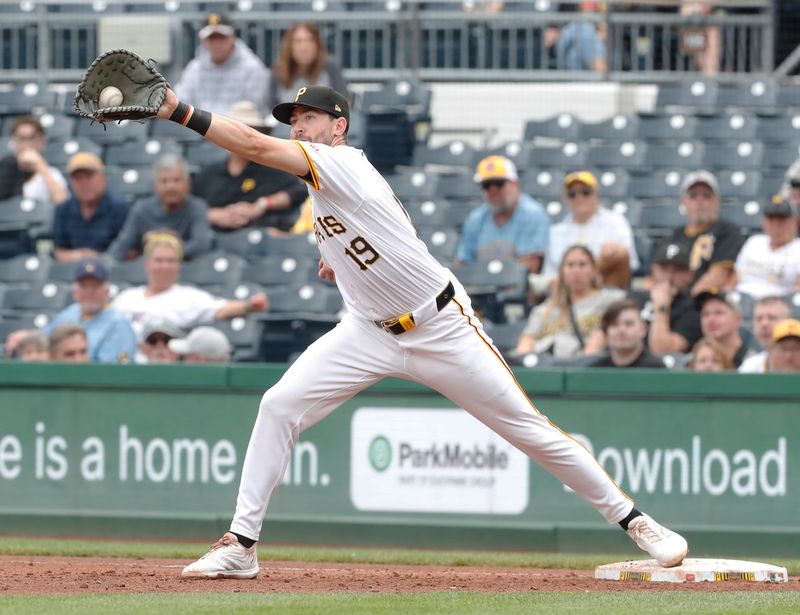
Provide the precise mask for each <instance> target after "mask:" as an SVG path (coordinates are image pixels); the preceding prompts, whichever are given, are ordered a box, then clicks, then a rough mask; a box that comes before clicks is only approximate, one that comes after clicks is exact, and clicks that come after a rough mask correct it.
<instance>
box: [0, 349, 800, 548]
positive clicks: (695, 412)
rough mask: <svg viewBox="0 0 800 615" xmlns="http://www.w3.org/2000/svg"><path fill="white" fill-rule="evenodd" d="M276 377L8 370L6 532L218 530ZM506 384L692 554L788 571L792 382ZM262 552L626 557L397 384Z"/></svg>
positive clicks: (322, 447)
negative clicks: (275, 546) (768, 559)
mask: <svg viewBox="0 0 800 615" xmlns="http://www.w3.org/2000/svg"><path fill="white" fill-rule="evenodd" d="M284 369H285V367H284V366H277V365H233V366H79V365H33V364H16V363H3V364H0V532H2V533H8V534H11V533H13V534H30V535H93V536H109V537H149V538H155V537H160V536H171V537H185V538H202V539H209V538H210V537H213V536H214V535H215V534H216V533H220V532H222V531H224V530H225V529H227V524H228V522H229V520H230V515H231V514H232V511H233V508H234V504H235V498H236V489H237V486H238V482H239V471H240V467H241V462H242V458H243V455H244V452H245V449H246V446H247V442H248V437H249V433H250V428H251V426H252V423H253V421H254V419H255V416H256V412H257V408H258V403H259V400H260V397H261V393H262V391H263V390H264V389H265V388H266V387H268V386H270V385H271V384H273V383H274V382H276V381H277V380H278V379H279V378H280V376H281V374H282V373H283V370H284ZM517 376H518V380H519V382H520V384H521V386H522V387H523V388H524V389H525V390H526V391H528V392H529V394H530V395H531V396H532V397H533V398H534V399H535V400H536V403H537V407H538V409H539V410H540V411H541V412H543V413H545V414H546V415H547V416H548V417H549V418H550V419H551V420H552V421H554V422H555V423H556V424H558V425H559V426H560V427H562V428H563V429H564V430H565V431H567V432H569V433H571V434H573V435H574V437H576V438H578V439H579V440H581V441H582V442H583V443H584V444H586V445H587V446H588V447H590V449H591V450H592V451H593V452H594V454H595V455H596V456H597V457H598V459H599V460H600V461H601V462H602V463H603V465H604V466H605V468H606V469H607V471H608V472H609V474H610V475H611V476H612V477H614V478H615V479H616V480H617V481H618V483H619V484H620V485H621V487H622V488H623V489H624V490H625V491H626V492H628V493H629V494H630V495H631V496H632V497H634V498H635V500H636V502H637V505H638V506H639V507H640V508H642V509H644V510H647V511H650V512H652V513H653V514H654V515H657V517H658V518H659V519H660V520H662V521H663V522H665V523H667V524H668V525H669V526H670V527H673V528H675V529H676V530H679V531H681V532H684V533H685V534H686V535H687V536H688V538H689V540H690V544H691V545H692V551H693V553H694V554H695V555H701V554H709V555H718V556H722V555H735V556H743V555H771V556H781V555H785V556H789V555H792V556H794V555H796V554H797V551H798V547H800V523H798V519H800V475H798V471H797V469H798V468H800V412H798V408H800V405H799V404H798V401H800V380H798V379H797V378H796V377H794V376H791V375H780V374H772V375H752V376H751V375H737V374H713V375H708V374H694V373H665V372H650V371H647V370H635V371H632V372H630V371H614V370H610V371H609V370H592V371H557V370H556V371H534V370H520V371H518V372H517ZM263 539H264V540H266V541H268V542H269V541H272V542H294V543H315V544H370V545H397V546H405V547H459V548H509V549H544V550H552V551H565V552H575V551H594V552H600V551H604V552H609V551H619V550H622V551H626V550H630V545H629V541H628V540H627V538H626V537H625V536H624V534H623V533H622V532H620V531H619V529H618V528H616V527H613V526H609V525H608V524H606V523H605V522H604V521H603V519H602V518H601V517H600V516H599V515H597V514H596V513H595V512H594V511H593V510H591V509H590V508H589V507H588V506H587V505H585V504H584V503H583V502H580V501H579V500H578V499H577V497H576V496H575V494H574V493H571V492H570V491H569V490H568V489H566V488H564V487H563V486H562V485H561V483H559V482H558V481H556V480H555V479H553V478H552V477H550V476H549V475H547V474H545V473H544V472H543V471H542V470H541V469H540V468H539V467H538V466H536V465H535V464H533V463H530V462H529V461H528V460H527V458H525V457H524V456H522V455H521V454H520V453H519V452H517V451H515V450H514V449H512V448H511V447H510V446H508V445H507V444H506V443H505V442H503V441H502V440H500V439H499V438H497V437H496V436H494V435H493V434H491V433H490V432H488V431H487V430H486V429H485V428H483V427H482V426H481V425H480V424H479V423H478V422H477V421H475V420H474V419H472V418H471V417H470V416H468V415H467V414H466V413H464V412H463V411H460V410H457V409H455V408H453V406H452V404H451V403H450V402H449V401H448V400H446V399H444V398H442V397H441V396H439V395H437V394H435V393H433V392H432V391H430V390H429V389H426V388H424V387H422V386H419V385H416V384H413V383H409V382H405V381H400V380H393V379H390V380H386V381H384V382H382V383H380V384H378V385H376V386H374V387H372V388H371V389H369V390H368V391H366V392H365V393H363V394H360V395H358V396H357V397H356V398H354V399H353V400H351V401H350V402H348V403H346V404H345V405H344V406H343V407H342V408H340V409H339V410H338V411H337V412H335V413H334V414H333V415H332V416H330V417H329V418H328V419H326V420H325V421H323V422H322V423H320V424H319V425H317V426H315V427H313V428H311V429H310V430H308V431H307V432H306V433H304V434H303V435H302V437H301V440H300V443H299V444H298V445H297V446H296V447H295V449H294V452H293V455H292V458H291V463H290V466H289V468H288V470H287V473H286V476H285V477H284V484H283V486H282V488H281V489H279V490H278V492H277V493H276V495H275V497H274V499H273V502H272V505H271V507H270V510H269V512H268V514H267V520H266V523H265V529H264V533H263Z"/></svg>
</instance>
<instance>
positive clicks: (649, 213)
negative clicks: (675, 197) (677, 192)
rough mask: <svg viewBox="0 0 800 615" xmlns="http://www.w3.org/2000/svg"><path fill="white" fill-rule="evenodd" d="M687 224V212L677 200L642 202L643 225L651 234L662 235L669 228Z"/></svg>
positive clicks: (665, 233)
mask: <svg viewBox="0 0 800 615" xmlns="http://www.w3.org/2000/svg"><path fill="white" fill-rule="evenodd" d="M684 224H686V214H685V212H684V211H683V207H681V206H679V205H678V203H677V201H675V202H670V201H662V202H651V203H643V204H642V217H641V225H642V227H643V228H645V229H647V232H648V234H649V235H652V236H658V237H662V236H664V235H667V234H668V233H667V232H666V231H667V230H669V231H671V230H672V229H674V228H677V227H679V226H683V225H684Z"/></svg>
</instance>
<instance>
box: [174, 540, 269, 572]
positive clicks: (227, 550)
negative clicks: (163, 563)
mask: <svg viewBox="0 0 800 615" xmlns="http://www.w3.org/2000/svg"><path fill="white" fill-rule="evenodd" d="M257 574H258V557H257V556H256V545H253V546H252V547H250V548H249V549H245V548H244V547H243V546H242V545H241V544H239V541H238V540H237V539H236V536H235V535H234V534H232V533H230V532H226V533H225V534H224V535H223V536H222V538H220V539H219V540H218V541H217V542H215V543H214V544H213V545H212V546H211V551H209V552H208V553H206V554H205V555H204V556H203V557H201V558H200V559H199V560H197V561H196V562H194V563H192V564H189V565H188V566H186V568H184V569H183V572H182V573H181V576H182V577H205V578H208V579H255V578H256V575H257Z"/></svg>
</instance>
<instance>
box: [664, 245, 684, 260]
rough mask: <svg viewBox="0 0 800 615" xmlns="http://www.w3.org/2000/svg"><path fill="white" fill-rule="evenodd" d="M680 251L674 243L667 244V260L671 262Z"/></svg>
mask: <svg viewBox="0 0 800 615" xmlns="http://www.w3.org/2000/svg"><path fill="white" fill-rule="evenodd" d="M680 251H681V249H680V248H679V247H678V246H676V245H675V244H674V243H671V244H669V245H668V246H667V258H668V259H670V260H672V259H673V258H675V257H676V256H677V255H678V253H679V252H680Z"/></svg>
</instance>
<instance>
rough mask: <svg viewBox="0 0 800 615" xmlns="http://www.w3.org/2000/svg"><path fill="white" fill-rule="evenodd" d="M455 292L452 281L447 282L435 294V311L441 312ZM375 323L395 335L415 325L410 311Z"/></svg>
mask: <svg viewBox="0 0 800 615" xmlns="http://www.w3.org/2000/svg"><path fill="white" fill-rule="evenodd" d="M455 294H456V289H455V288H454V287H453V283H452V282H448V283H447V286H445V287H444V290H443V291H442V292H440V293H439V294H438V295H437V296H436V311H437V312H441V311H442V310H443V309H444V306H446V305H447V304H448V303H450V300H451V299H452V298H453V296H454V295H455ZM375 324H376V325H378V326H379V327H380V328H381V329H386V330H387V331H389V332H390V333H394V334H395V335H400V334H401V333H405V332H406V331H410V330H411V329H413V328H414V327H416V326H417V323H415V322H414V315H413V314H412V313H411V312H406V313H405V314H403V315H402V316H398V317H397V318H390V319H389V320H376V321H375Z"/></svg>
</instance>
